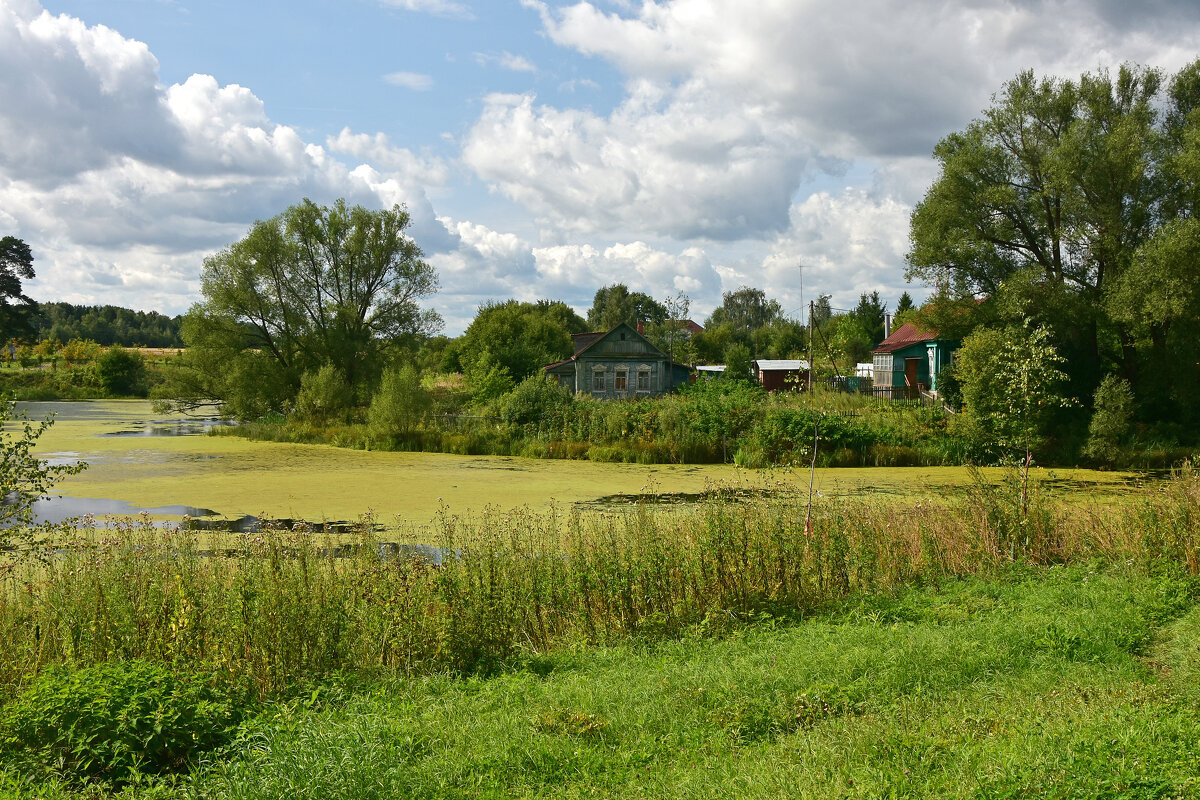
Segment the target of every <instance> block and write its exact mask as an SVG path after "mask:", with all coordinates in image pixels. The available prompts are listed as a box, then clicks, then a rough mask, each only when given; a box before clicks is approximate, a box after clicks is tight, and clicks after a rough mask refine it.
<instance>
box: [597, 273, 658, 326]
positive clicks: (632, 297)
mask: <svg viewBox="0 0 1200 800" xmlns="http://www.w3.org/2000/svg"><path fill="white" fill-rule="evenodd" d="M668 316H669V314H668V312H667V309H666V308H665V307H664V306H663V305H662V304H661V303H659V302H657V301H656V300H655V299H654V298H653V297H650V296H649V295H647V294H643V293H642V292H630V291H629V287H628V286H626V285H625V284H623V283H614V284H612V285H611V286H605V287H604V288H602V289H599V290H597V291H596V295H595V297H593V298H592V307H591V308H590V309H588V315H587V324H588V328H589V329H590V330H593V331H611V330H612V329H613V328H615V327H617V326H618V325H620V324H621V323H622V322H624V323H625V324H626V325H629V326H630V327H631V328H634V329H636V328H637V326H638V323H639V322H642V323H652V324H654V325H662V324H663V323H664V322H666V320H667V319H668Z"/></svg>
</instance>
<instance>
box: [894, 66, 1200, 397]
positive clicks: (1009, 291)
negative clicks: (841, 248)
mask: <svg viewBox="0 0 1200 800" xmlns="http://www.w3.org/2000/svg"><path fill="white" fill-rule="evenodd" d="M934 157H935V158H936V159H937V161H938V163H939V166H940V175H939V177H938V179H937V180H936V181H935V182H934V184H933V186H932V187H931V188H930V189H929V191H928V192H927V194H926V195H925V198H924V199H923V200H922V201H921V203H920V204H918V206H917V208H916V209H915V211H914V212H913V217H912V228H911V233H910V238H911V250H910V252H909V254H908V263H909V272H908V274H909V277H910V279H911V278H921V279H923V280H925V281H927V282H929V283H933V284H935V285H937V286H938V287H939V294H941V295H944V296H946V297H947V298H949V299H950V300H956V299H970V300H972V303H971V304H967V303H964V304H963V305H962V306H961V308H962V311H963V313H964V314H965V317H964V318H963V319H964V320H966V319H975V320H976V324H978V322H979V321H982V319H981V318H983V317H991V320H990V324H997V323H998V324H1000V325H1015V324H1019V323H1020V321H1021V320H1022V319H1024V318H1031V319H1032V320H1034V322H1035V323H1036V324H1041V325H1045V326H1047V327H1049V328H1051V329H1053V330H1054V331H1055V335H1054V345H1055V347H1056V350H1057V351H1058V352H1059V353H1060V354H1061V355H1063V356H1064V357H1065V358H1066V359H1067V365H1068V367H1067V369H1068V372H1069V377H1070V378H1071V382H1072V383H1071V391H1072V393H1073V394H1075V395H1076V396H1080V397H1082V396H1087V395H1090V394H1091V392H1092V391H1093V390H1094V388H1095V387H1096V385H1097V384H1098V383H1099V381H1100V378H1101V376H1102V375H1104V374H1107V373H1117V374H1119V375H1120V376H1121V377H1123V378H1125V379H1126V380H1127V381H1129V383H1130V385H1131V386H1132V388H1133V390H1134V393H1135V395H1136V396H1137V397H1138V398H1139V401H1142V400H1151V399H1153V400H1154V401H1155V402H1154V403H1146V402H1139V407H1141V408H1142V409H1143V410H1146V409H1154V410H1153V413H1154V414H1155V415H1156V416H1157V417H1158V418H1185V419H1187V418H1194V417H1195V416H1196V414H1189V413H1185V412H1184V408H1186V407H1188V404H1195V405H1192V406H1191V407H1192V408H1193V409H1200V404H1198V401H1197V400H1196V398H1195V397H1193V395H1194V394H1195V393H1194V392H1184V393H1181V392H1179V391H1177V390H1174V388H1175V387H1164V386H1162V384H1161V381H1162V376H1163V375H1164V373H1165V372H1167V370H1166V369H1165V368H1164V365H1165V364H1167V363H1181V362H1189V361H1191V362H1194V359H1188V358H1186V355H1187V353H1188V352H1189V350H1190V348H1191V346H1192V345H1191V343H1190V341H1189V340H1188V339H1190V338H1191V337H1188V339H1185V338H1184V337H1181V336H1178V335H1177V334H1176V332H1175V331H1174V330H1173V327H1174V325H1173V323H1174V322H1175V321H1176V320H1180V321H1183V320H1187V319H1188V316H1187V314H1188V313H1191V312H1190V311H1189V312H1187V313H1185V314H1184V315H1183V316H1182V318H1181V317H1178V316H1175V315H1176V314H1178V313H1179V312H1180V311H1181V307H1182V306H1184V305H1187V304H1188V302H1189V301H1188V297H1187V295H1188V293H1187V292H1185V293H1184V294H1183V295H1180V296H1175V295H1174V294H1173V293H1172V292H1171V291H1170V290H1169V289H1168V288H1167V287H1168V286H1169V285H1170V283H1171V282H1172V281H1171V278H1170V277H1169V276H1171V275H1172V274H1177V275H1178V274H1179V273H1173V272H1172V270H1177V269H1184V270H1185V271H1186V270H1187V269H1191V270H1194V266H1189V265H1191V264H1194V263H1195V262H1194V260H1192V261H1189V260H1188V259H1189V258H1190V255H1189V251H1190V250H1191V249H1192V247H1193V244H1192V241H1193V236H1192V234H1191V233H1190V232H1189V231H1188V230H1187V227H1188V224H1189V221H1190V220H1191V219H1194V218H1195V216H1196V211H1197V210H1200V178H1197V175H1200V171H1198V170H1197V168H1198V167H1200V62H1196V63H1193V64H1192V65H1190V66H1188V67H1185V68H1184V69H1183V70H1181V71H1180V72H1179V73H1178V74H1177V75H1176V76H1175V77H1174V78H1173V79H1172V80H1171V81H1170V82H1167V81H1165V80H1164V78H1163V76H1162V74H1161V73H1160V72H1159V71H1157V70H1154V69H1146V68H1142V67H1136V66H1129V65H1126V66H1122V67H1121V68H1120V69H1118V70H1117V71H1116V73H1115V74H1113V73H1110V72H1108V71H1100V72H1097V73H1094V74H1091V73H1089V74H1084V75H1082V76H1080V78H1079V79H1078V80H1063V79H1058V78H1041V79H1039V78H1036V77H1035V76H1034V75H1033V73H1032V72H1024V73H1021V74H1020V75H1018V76H1017V77H1016V78H1014V79H1013V80H1011V81H1009V82H1008V83H1006V84H1005V85H1004V86H1003V88H1002V90H1001V92H1000V93H999V94H998V95H997V96H996V97H994V98H993V102H992V106H991V107H990V108H989V109H988V110H987V111H985V112H984V114H983V115H982V116H981V117H980V118H979V119H976V120H975V121H973V122H972V123H971V124H970V125H969V126H968V127H967V128H966V129H965V130H963V131H960V132H957V133H953V134H951V135H949V136H947V137H946V138H945V139H943V140H942V141H941V143H939V144H938V146H937V148H935V150H934ZM1168 265H1170V266H1168ZM1179 277H1180V278H1181V279H1182V280H1181V282H1182V283H1186V282H1187V280H1186V276H1185V275H1179ZM1155 288H1159V289H1163V290H1164V291H1163V292H1162V293H1161V294H1158V295H1157V297H1158V298H1169V300H1167V301H1164V302H1161V303H1160V302H1159V301H1158V300H1157V299H1155V292H1154V289H1155ZM980 297H985V298H987V301H986V302H983V303H974V302H973V301H974V299H975V298H980ZM1144 299H1145V300H1144ZM1164 312H1165V314H1164ZM1167 317H1170V319H1167ZM960 322H961V320H960ZM968 327H970V326H969V325H968ZM1185 327H1186V323H1185ZM1186 382H1187V381H1186V380H1182V381H1179V383H1186ZM1168 389H1170V390H1168Z"/></svg>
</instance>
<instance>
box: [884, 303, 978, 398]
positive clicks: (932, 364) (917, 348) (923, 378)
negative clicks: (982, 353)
mask: <svg viewBox="0 0 1200 800" xmlns="http://www.w3.org/2000/svg"><path fill="white" fill-rule="evenodd" d="M957 347H958V342H957V341H950V340H948V339H941V338H938V334H937V332H936V331H931V330H927V329H925V328H921V327H919V326H918V325H916V324H914V323H912V322H906V323H904V324H903V325H901V326H900V327H899V328H897V329H896V330H894V331H892V333H891V335H890V336H888V337H887V338H886V339H884V340H883V341H882V342H880V343H879V346H878V347H876V348H875V349H874V350H873V351H871V355H872V365H873V366H874V375H873V379H874V380H873V382H874V386H875V394H877V395H882V396H884V397H891V398H895V399H905V398H907V399H910V400H915V399H917V398H919V397H921V396H922V395H929V396H931V397H937V396H938V386H937V376H938V373H939V372H941V371H942V367H944V366H946V365H948V364H949V363H950V362H951V361H952V360H953V358H954V350H955V348H957Z"/></svg>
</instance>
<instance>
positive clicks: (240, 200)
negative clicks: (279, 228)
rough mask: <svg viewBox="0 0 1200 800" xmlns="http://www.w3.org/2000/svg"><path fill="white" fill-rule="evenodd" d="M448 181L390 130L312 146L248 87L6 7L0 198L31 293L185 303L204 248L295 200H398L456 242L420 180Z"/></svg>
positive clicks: (425, 235)
mask: <svg viewBox="0 0 1200 800" xmlns="http://www.w3.org/2000/svg"><path fill="white" fill-rule="evenodd" d="M335 154H341V155H345V156H351V157H354V158H357V159H361V160H362V163H359V164H358V165H357V166H348V165H347V164H345V163H344V162H343V161H342V160H341V159H339V158H337V157H335ZM445 178H446V168H445V166H444V164H442V163H441V162H440V161H438V160H437V159H427V158H420V157H417V156H415V155H414V154H412V153H411V152H409V151H406V150H403V149H402V148H397V147H394V146H393V145H392V144H391V143H390V142H389V141H388V140H387V137H386V136H382V135H375V136H370V135H365V134H355V133H353V132H351V131H350V130H349V129H344V130H343V131H342V132H341V133H340V134H339V135H338V136H336V137H330V140H329V141H327V143H326V147H322V146H321V145H320V144H316V143H313V142H310V141H306V140H305V139H304V138H303V137H302V136H301V135H300V134H299V133H298V132H297V131H296V130H294V129H293V128H291V127H289V126H286V125H280V124H276V123H274V122H272V121H271V120H270V119H269V118H268V116H267V114H266V111H265V108H264V105H263V103H262V101H261V100H260V99H259V98H258V97H257V96H255V95H254V93H253V92H252V91H251V90H250V89H248V88H247V87H244V86H239V85H236V84H230V85H224V86H222V85H220V84H219V83H218V82H217V81H216V79H215V78H213V77H212V76H209V75H192V76H191V77H189V78H188V79H187V80H185V81H183V82H182V83H178V84H173V85H170V86H164V85H162V84H161V83H160V82H159V79H158V62H157V60H156V59H155V58H154V56H153V55H152V54H151V53H150V51H149V49H148V48H147V47H146V45H144V44H142V43H141V42H137V41H133V40H131V39H127V38H124V37H122V36H121V35H120V34H118V33H116V32H115V31H113V30H111V29H109V28H105V27H103V26H94V27H88V26H86V25H84V24H83V23H82V22H81V21H79V20H77V19H73V18H70V17H67V16H65V15H61V16H54V15H51V14H49V13H48V12H46V11H44V10H43V9H41V8H40V6H38V5H37V4H36V3H34V2H28V1H25V0H23V1H22V2H13V1H12V0H10V1H9V2H0V208H3V209H5V212H4V214H3V217H2V219H3V223H4V232H5V233H13V234H15V235H18V236H21V237H22V238H24V239H25V240H26V241H27V242H29V244H30V246H31V248H32V249H33V251H34V256H35V264H34V266H35V269H36V270H37V273H38V274H37V278H35V279H34V280H33V281H31V282H30V283H29V285H28V287H27V290H28V292H29V294H30V295H31V296H33V297H49V298H54V299H58V298H63V299H68V300H75V301H79V302H111V303H116V304H122V305H134V306H136V307H142V308H159V309H160V310H164V311H171V312H180V311H183V310H185V309H186V307H187V306H188V305H189V304H190V303H191V302H193V301H194V300H195V299H197V297H198V291H197V290H198V288H199V287H198V275H199V270H200V265H201V262H202V260H203V258H204V256H205V255H206V254H207V253H210V252H212V251H214V250H216V249H218V248H219V247H221V246H223V245H225V244H227V243H228V242H230V241H233V240H235V239H236V238H238V237H239V236H241V235H242V234H243V233H244V232H245V230H246V228H247V227H248V226H249V225H250V224H251V223H252V222H254V220H256V219H263V218H266V217H269V216H272V215H273V214H276V213H278V212H279V211H280V210H282V209H283V208H285V207H287V206H288V205H291V204H292V203H295V202H296V201H297V200H298V199H299V198H301V197H311V198H312V199H314V200H316V201H317V202H330V201H332V200H333V199H335V198H337V197H345V198H347V199H348V200H349V201H350V202H355V203H362V204H364V205H368V206H374V207H379V206H381V205H392V204H394V203H401V204H405V205H406V206H407V207H408V209H409V212H410V214H411V216H412V231H413V234H414V236H415V237H417V238H418V241H420V242H421V244H422V245H423V246H424V247H426V248H427V249H436V248H445V249H454V248H456V247H457V246H458V240H457V237H455V236H454V235H452V234H451V233H450V232H449V231H447V230H446V229H445V227H444V226H443V225H442V224H441V223H440V222H439V221H438V220H437V219H436V215H435V213H434V211H433V208H432V205H431V204H430V202H429V200H428V198H427V196H426V194H425V189H424V187H425V186H427V185H431V184H438V183H440V182H444V181H445Z"/></svg>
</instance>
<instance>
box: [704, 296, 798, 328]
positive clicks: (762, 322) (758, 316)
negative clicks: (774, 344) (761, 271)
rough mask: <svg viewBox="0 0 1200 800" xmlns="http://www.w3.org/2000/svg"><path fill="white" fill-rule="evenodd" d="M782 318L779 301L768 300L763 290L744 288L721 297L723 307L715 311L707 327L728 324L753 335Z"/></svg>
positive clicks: (706, 324)
mask: <svg viewBox="0 0 1200 800" xmlns="http://www.w3.org/2000/svg"><path fill="white" fill-rule="evenodd" d="M782 318H783V309H782V308H781V307H780V305H779V302H778V301H776V300H768V299H767V295H766V293H765V292H764V291H763V290H762V289H751V288H750V287H748V286H743V287H741V288H740V289H738V290H737V291H735V292H725V293H723V294H722V295H721V305H720V306H718V307H717V308H716V309H714V310H713V313H712V315H711V316H710V317H709V318H708V321H707V322H706V323H705V327H706V328H707V327H709V326H711V325H722V324H725V323H728V324H729V325H731V326H732V327H733V329H734V330H735V331H738V332H742V333H746V334H753V333H754V331H756V330H758V329H759V328H765V327H766V326H768V325H770V324H771V323H773V322H775V321H777V320H779V319H782Z"/></svg>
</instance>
